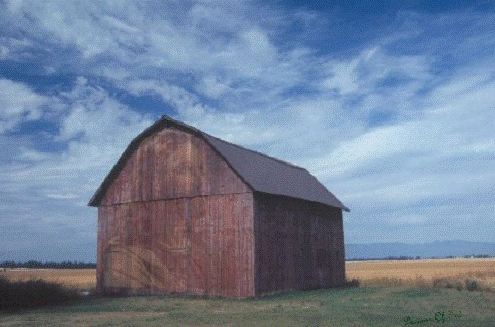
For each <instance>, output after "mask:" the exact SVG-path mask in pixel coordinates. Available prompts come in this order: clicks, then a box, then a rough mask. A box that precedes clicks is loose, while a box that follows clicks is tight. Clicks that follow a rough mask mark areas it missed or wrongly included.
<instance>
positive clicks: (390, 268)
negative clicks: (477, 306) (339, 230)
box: [346, 258, 495, 290]
mask: <svg viewBox="0 0 495 327" xmlns="http://www.w3.org/2000/svg"><path fill="white" fill-rule="evenodd" d="M346 278H347V279H348V280H352V279H358V280H359V281H360V282H361V284H362V285H365V286H373V285H377V286H378V285H380V286H409V285H411V286H414V285H415V286H433V285H434V284H435V285H436V284H440V285H439V286H442V284H445V283H451V284H453V285H455V284H456V283H458V282H461V283H464V282H465V280H466V279H469V280H474V281H476V282H477V283H478V284H480V285H481V286H482V287H484V288H488V289H491V290H495V258H488V259H422V260H372V261H347V262H346Z"/></svg>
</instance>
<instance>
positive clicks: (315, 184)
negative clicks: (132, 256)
mask: <svg viewBox="0 0 495 327" xmlns="http://www.w3.org/2000/svg"><path fill="white" fill-rule="evenodd" d="M167 127H175V128H179V129H181V130H184V131H186V132H189V133H192V134H194V135H196V136H198V137H201V138H202V139H204V140H205V141H206V142H207V143H208V144H210V145H211V146H212V148H213V149H214V150H216V151H217V152H218V153H219V154H220V156H222V157H223V158H224V159H225V161H226V163H227V164H228V165H229V166H230V167H231V168H232V170H233V171H234V172H235V173H236V174H237V175H238V176H239V178H241V179H242V180H243V181H244V183H246V184H247V185H248V186H249V187H250V188H251V189H252V190H253V191H254V192H262V193H268V194H274V195H282V196H288V197H292V198H297V199H302V200H307V201H312V202H317V203H322V204H326V205H328V206H332V207H337V208H341V209H344V210H345V211H349V209H348V208H347V207H346V206H344V205H343V204H342V202H340V201H339V200H338V199H337V198H336V197H335V196H334V195H333V194H332V193H331V192H330V191H328V190H327V189H326V188H325V186H323V185H322V184H321V183H320V182H319V181H318V180H317V179H316V178H315V177H314V176H312V175H311V174H310V173H309V172H308V171H307V170H306V169H304V168H301V167H298V166H295V165H292V164H290V163H287V162H284V161H282V160H279V159H276V158H272V157H269V156H267V155H265V154H263V153H260V152H256V151H253V150H249V149H246V148H243V147H241V146H238V145H235V144H232V143H229V142H226V141H223V140H221V139H219V138H216V137H213V136H211V135H208V134H206V133H204V132H202V131H200V130H198V129H196V128H194V127H191V126H189V125H186V124H184V123H182V122H180V121H177V120H174V119H172V118H170V117H168V116H165V115H164V116H162V118H161V119H159V120H158V121H157V122H155V123H154V124H153V125H152V126H150V127H149V128H147V129H146V130H145V131H144V132H142V133H141V134H139V135H138V136H137V137H136V138H135V139H134V140H132V141H131V143H130V144H129V146H128V147H127V149H126V150H125V151H124V153H123V154H122V156H121V157H120V159H119V161H118V162H117V164H116V165H115V166H113V168H112V170H111V171H110V173H109V174H108V176H107V177H106V178H105V180H104V181H103V183H102V184H101V185H100V187H99V188H98V190H97V191H96V193H95V195H94V196H93V197H92V198H91V200H90V202H89V204H88V205H90V206H94V207H97V206H98V205H99V203H100V201H101V200H102V199H103V197H104V195H105V192H106V190H107V189H108V187H109V186H110V184H111V183H112V181H113V180H114V179H115V178H116V177H117V176H118V174H119V172H120V170H121V169H122V168H123V167H124V165H125V163H126V161H127V159H128V158H129V157H130V155H131V154H132V153H133V152H134V150H135V149H137V147H138V146H139V144H140V143H141V141H142V140H144V139H145V138H146V137H148V136H150V135H152V134H154V133H157V132H159V131H161V130H162V129H164V128H167Z"/></svg>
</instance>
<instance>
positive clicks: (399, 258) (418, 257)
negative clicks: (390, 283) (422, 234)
mask: <svg viewBox="0 0 495 327" xmlns="http://www.w3.org/2000/svg"><path fill="white" fill-rule="evenodd" d="M455 258H466V259H470V258H477V259H479V258H493V256H492V255H489V254H472V255H471V254H469V255H463V256H453V255H449V256H446V257H424V258H423V259H455ZM420 259H421V257H420V256H415V257H410V256H404V255H401V256H399V257H395V256H388V257H384V258H352V259H346V260H352V261H364V260H420Z"/></svg>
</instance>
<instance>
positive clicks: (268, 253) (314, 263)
mask: <svg viewBox="0 0 495 327" xmlns="http://www.w3.org/2000/svg"><path fill="white" fill-rule="evenodd" d="M254 203H255V204H254V206H255V207H254V212H255V214H254V216H255V223H254V226H255V240H256V242H255V288H256V295H257V296H258V295H260V294H262V293H267V292H272V291H277V290H284V289H297V290H306V289H314V288H325V287H332V286H338V285H341V284H343V283H344V280H345V263H344V236H343V226H342V210H341V209H338V208H332V207H328V206H325V205H322V204H316V203H311V202H308V201H302V200H296V199H290V198H287V197H282V196H274V195H268V194H262V193H255V195H254Z"/></svg>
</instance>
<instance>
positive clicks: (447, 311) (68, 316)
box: [0, 287, 495, 327]
mask: <svg viewBox="0 0 495 327" xmlns="http://www.w3.org/2000/svg"><path fill="white" fill-rule="evenodd" d="M494 312H495V294H494V293H488V292H467V291H460V292H459V291H457V290H455V289H435V288H424V289H419V288H412V289H411V288H384V287H363V288H353V289H342V288H336V289H329V290H317V291H307V292H292V293H284V294H279V295H276V296H268V297H263V298H261V299H257V300H228V299H199V298H184V297H177V298H174V297H156V296H152V297H130V298H113V299H109V298H105V299H103V298H102V299H97V298H89V299H87V300H86V301H84V302H82V303H79V304H76V305H71V306H60V307H55V308H53V307H52V308H46V309H37V310H32V311H27V312H24V313H22V314H6V315H3V316H0V326H19V327H21V326H354V327H357V326H408V325H411V323H412V322H417V323H419V322H421V326H440V325H441V326H495V313H494Z"/></svg>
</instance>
